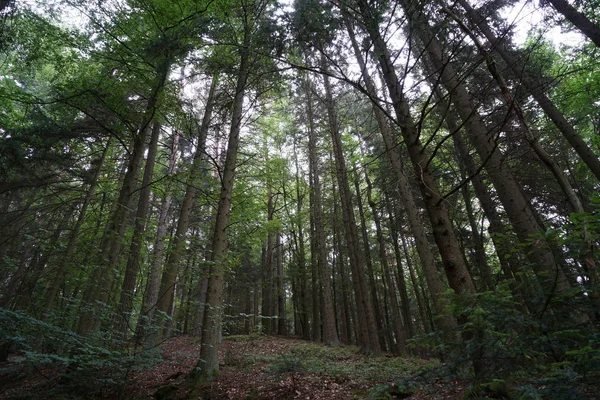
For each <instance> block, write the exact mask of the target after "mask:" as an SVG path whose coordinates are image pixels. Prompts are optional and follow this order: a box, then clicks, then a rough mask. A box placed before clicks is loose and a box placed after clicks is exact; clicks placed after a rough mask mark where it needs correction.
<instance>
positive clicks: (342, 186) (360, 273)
mask: <svg viewBox="0 0 600 400" xmlns="http://www.w3.org/2000/svg"><path fill="white" fill-rule="evenodd" d="M321 62H322V64H321V66H322V68H323V69H324V70H325V71H326V67H327V66H326V64H325V59H324V57H323V58H322V61H321ZM323 81H324V85H325V97H326V98H325V106H326V108H327V115H328V120H329V131H330V133H331V140H332V142H333V154H334V159H335V169H336V177H337V181H338V187H339V195H340V200H341V205H342V220H343V223H344V231H345V236H346V244H347V246H348V253H349V256H350V257H349V258H350V268H351V269H352V282H353V284H354V295H355V297H356V308H357V313H358V318H359V320H360V321H361V323H360V326H359V327H358V333H359V343H360V347H361V349H362V351H363V352H365V353H367V354H373V355H378V354H380V353H381V347H380V345H379V338H378V335H377V329H376V323H375V316H374V312H373V304H372V300H371V296H370V294H369V289H368V286H367V283H366V281H365V278H364V277H365V271H364V265H365V259H364V254H363V252H362V251H361V250H360V248H359V240H358V232H357V229H356V218H355V216H354V207H353V205H352V197H351V193H350V186H349V184H348V178H347V171H346V163H345V160H344V154H343V149H342V140H341V134H340V130H339V125H338V121H337V115H336V111H335V109H334V104H333V95H332V91H331V85H330V83H329V77H328V76H327V74H324V75H323Z"/></svg>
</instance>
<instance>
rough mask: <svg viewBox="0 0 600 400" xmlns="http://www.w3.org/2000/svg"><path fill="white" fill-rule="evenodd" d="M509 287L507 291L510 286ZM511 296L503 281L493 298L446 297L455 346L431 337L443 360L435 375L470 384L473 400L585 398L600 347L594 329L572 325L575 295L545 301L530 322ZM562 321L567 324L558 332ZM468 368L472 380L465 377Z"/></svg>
mask: <svg viewBox="0 0 600 400" xmlns="http://www.w3.org/2000/svg"><path fill="white" fill-rule="evenodd" d="M510 284H511V285H512V287H513V288H514V287H515V285H516V284H515V283H514V282H511V283H510ZM512 293H513V292H512V290H511V289H510V288H509V282H505V283H503V284H502V285H500V286H498V287H497V288H496V291H495V292H483V293H477V294H474V295H456V294H454V293H448V297H449V304H450V309H451V311H452V313H453V315H454V316H455V317H456V318H457V320H458V321H459V333H460V337H461V340H456V341H452V342H449V341H447V340H446V341H444V339H443V338H441V337H440V338H437V339H438V340H439V341H438V342H437V343H436V346H437V347H435V349H436V350H438V351H443V352H444V353H445V354H446V355H447V360H449V361H448V364H447V365H446V368H445V369H444V371H443V373H444V374H447V376H448V377H449V379H455V378H462V379H472V378H474V384H473V386H472V388H471V390H470V391H469V396H475V398H477V396H479V395H481V394H485V393H494V394H495V395H497V396H507V397H511V396H516V398H553V399H563V398H586V397H585V393H586V392H587V391H588V390H589V387H592V386H594V385H596V384H597V383H596V382H597V371H598V370H599V369H598V368H599V367H600V364H599V362H600V358H599V356H600V346H599V344H600V343H599V342H598V328H597V327H596V326H594V325H593V324H591V323H586V322H583V323H581V324H579V325H577V324H573V318H574V316H576V315H577V314H576V313H577V311H575V313H573V310H577V309H581V304H578V303H579V300H578V298H579V297H581V296H580V292H579V291H578V290H574V291H573V292H572V293H569V294H565V295H562V296H560V297H558V296H557V297H555V298H553V299H552V303H551V305H550V306H549V307H550V309H551V311H546V312H545V313H543V314H541V315H538V316H536V315H534V314H531V313H528V312H527V311H526V309H525V308H524V307H523V306H522V305H521V304H520V303H519V302H518V301H517V298H516V297H515V296H514V295H513V294H512ZM574 307H576V308H574ZM565 314H566V315H569V317H568V318H569V319H567V317H565ZM569 320H570V321H571V324H572V325H571V326H569V328H565V326H568V325H566V321H569ZM416 342H417V343H419V344H421V345H423V346H425V345H431V344H432V343H435V342H436V341H435V339H434V340H432V337H425V338H418V339H417V340H416ZM473 365H475V372H476V375H475V376H472V375H471V374H472V369H471V368H470V366H473ZM441 373H442V372H441ZM590 374H591V375H590ZM592 375H594V378H592ZM521 396H522V397H521ZM535 396H539V397H535ZM549 396H550V397H549ZM578 396H579V397H578Z"/></svg>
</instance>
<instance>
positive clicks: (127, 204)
mask: <svg viewBox="0 0 600 400" xmlns="http://www.w3.org/2000/svg"><path fill="white" fill-rule="evenodd" d="M170 66H171V60H170V59H168V58H166V59H163V60H162V61H161V62H160V63H159V64H158V66H157V67H156V78H157V81H156V85H155V86H154V88H153V90H152V93H151V95H150V97H149V98H148V103H147V104H146V110H145V112H144V114H143V116H142V120H141V122H140V125H139V127H138V130H137V132H136V133H135V135H134V140H133V150H132V152H131V154H130V157H129V161H128V164H127V171H126V173H125V177H124V179H123V183H122V185H121V189H120V191H119V197H118V200H117V203H116V205H115V207H114V209H113V212H112V215H111V219H110V221H109V224H108V226H107V230H106V235H105V236H104V238H103V240H102V242H101V245H100V251H99V253H98V267H97V268H96V269H95V270H94V271H93V272H92V277H91V282H90V283H91V284H90V286H89V287H88V289H87V290H86V293H85V294H84V299H83V304H84V305H87V306H89V307H91V308H95V303H103V304H106V302H107V301H108V299H109V298H110V294H111V287H112V283H113V280H114V277H115V275H114V272H113V271H115V270H116V268H117V263H118V261H119V256H120V254H121V247H122V245H123V235H124V234H125V228H126V227H127V222H128V218H127V215H128V213H129V210H130V209H131V203H132V202H133V195H134V193H135V188H136V186H137V181H138V175H139V173H140V170H141V167H142V162H143V159H144V150H145V147H146V146H145V144H146V137H147V136H148V127H149V125H150V123H151V122H152V120H153V118H154V114H155V112H156V106H157V102H158V99H159V96H160V93H161V92H162V90H163V88H164V86H165V82H166V81H167V77H168V74H169V71H170ZM101 322H102V318H98V315H97V314H95V313H94V312H92V311H86V312H82V313H81V315H80V319H79V326H78V329H77V333H79V334H81V335H86V334H89V333H90V332H92V331H94V330H96V329H98V328H99V327H100V324H101Z"/></svg>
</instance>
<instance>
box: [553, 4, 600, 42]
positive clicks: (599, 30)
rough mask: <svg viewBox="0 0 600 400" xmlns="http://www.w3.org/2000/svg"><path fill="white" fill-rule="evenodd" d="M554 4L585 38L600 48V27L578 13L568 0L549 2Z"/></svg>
mask: <svg viewBox="0 0 600 400" xmlns="http://www.w3.org/2000/svg"><path fill="white" fill-rule="evenodd" d="M547 1H548V3H550V4H552V5H553V6H554V8H555V9H556V11H558V12H559V13H561V14H562V15H564V17H565V18H566V19H568V20H569V21H570V22H571V23H572V24H573V25H575V26H576V27H577V28H578V29H579V30H580V31H581V32H583V34H584V35H585V36H587V37H588V38H590V40H591V41H592V42H594V44H595V45H596V46H598V47H600V27H599V26H598V25H596V24H594V23H593V22H592V21H590V19H589V18H588V17H587V16H586V15H585V14H583V13H580V12H579V11H577V9H576V8H575V7H573V6H572V5H571V4H569V2H568V1H567V0H547Z"/></svg>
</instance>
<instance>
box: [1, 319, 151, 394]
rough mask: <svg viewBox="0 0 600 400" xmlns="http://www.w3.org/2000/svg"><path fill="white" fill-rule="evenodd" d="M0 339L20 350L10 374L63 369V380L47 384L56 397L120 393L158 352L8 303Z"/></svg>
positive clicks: (10, 368) (11, 366)
mask: <svg viewBox="0 0 600 400" xmlns="http://www.w3.org/2000/svg"><path fill="white" fill-rule="evenodd" d="M103 337H104V338H106V337H107V336H105V335H103ZM0 343H1V344H2V345H8V346H10V347H11V348H12V352H13V353H17V354H19V355H20V358H18V359H17V361H16V362H15V363H14V364H12V365H9V366H8V367H7V368H8V369H7V370H4V371H3V372H4V373H6V374H10V373H11V371H14V370H18V369H19V368H26V369H30V368H38V367H42V366H45V365H49V366H51V367H52V368H55V369H57V370H59V371H60V378H59V379H58V382H59V385H58V386H56V387H50V388H48V389H47V390H48V393H47V394H48V395H50V394H51V395H53V396H56V395H59V394H61V393H63V394H70V395H71V396H82V397H88V396H102V395H108V394H110V393H117V392H119V391H120V390H121V389H122V388H123V386H124V385H125V384H126V383H127V379H128V376H129V375H130V374H131V373H132V372H135V371H139V370H142V369H144V368H148V367H149V366H150V365H152V364H153V363H154V362H156V361H158V359H157V358H156V354H155V352H151V351H140V350H135V349H133V348H128V347H124V346H123V343H118V342H116V341H115V340H108V339H105V340H104V342H103V343H94V342H92V341H90V340H89V339H87V338H84V337H81V336H79V335H77V334H75V333H73V332H72V331H69V330H65V329H62V328H60V327H58V326H56V325H53V324H51V323H49V322H46V321H42V320H38V319H36V318H33V317H31V316H29V315H27V314H25V313H23V312H20V311H10V310H6V309H4V308H0ZM41 390H43V388H42V389H41Z"/></svg>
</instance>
